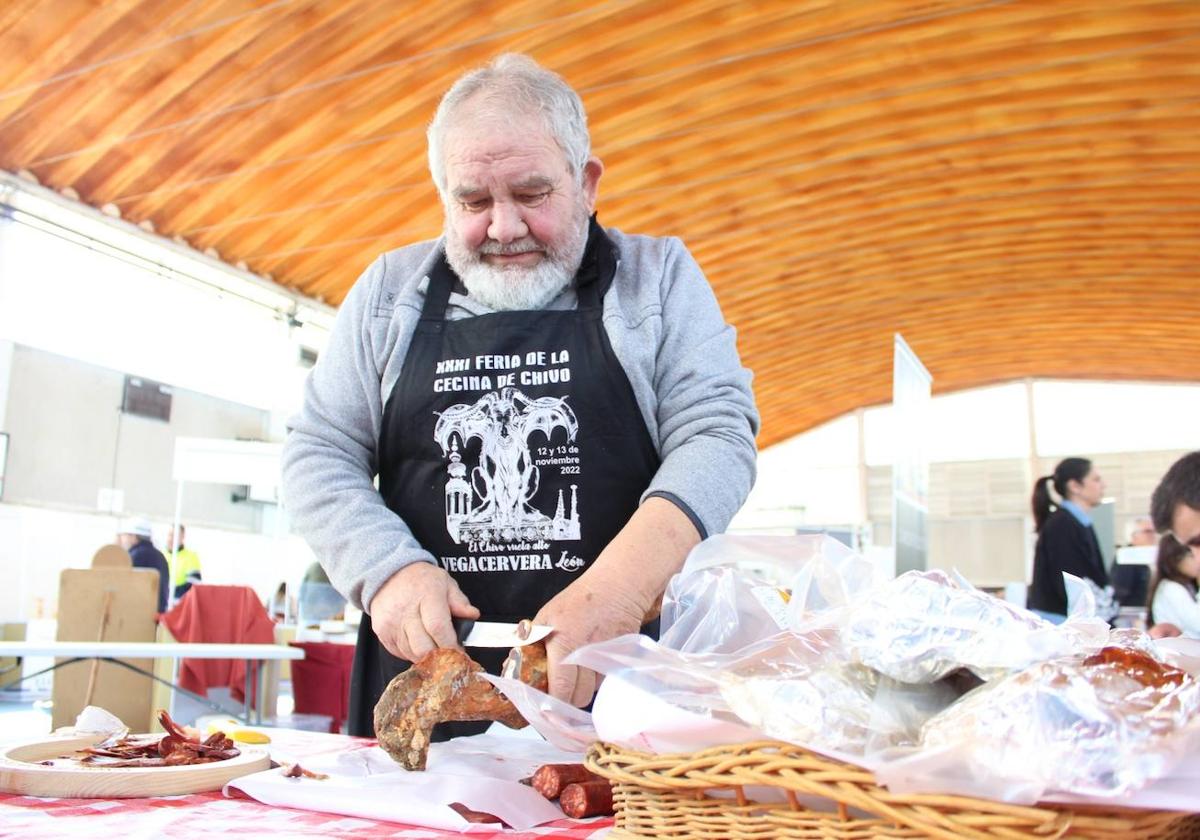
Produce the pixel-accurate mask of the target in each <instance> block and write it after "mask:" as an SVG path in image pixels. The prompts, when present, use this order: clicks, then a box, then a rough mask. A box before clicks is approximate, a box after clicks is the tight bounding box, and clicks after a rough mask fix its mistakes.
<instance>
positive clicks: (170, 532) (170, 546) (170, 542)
mask: <svg viewBox="0 0 1200 840" xmlns="http://www.w3.org/2000/svg"><path fill="white" fill-rule="evenodd" d="M181 542H182V540H181ZM167 550H168V551H174V550H175V529H174V528H168V529H167Z"/></svg>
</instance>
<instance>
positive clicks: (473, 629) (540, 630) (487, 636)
mask: <svg viewBox="0 0 1200 840" xmlns="http://www.w3.org/2000/svg"><path fill="white" fill-rule="evenodd" d="M453 623H454V634H455V635H456V636H457V637H458V643H459V644H460V645H462V646H463V647H499V648H505V647H507V648H512V647H520V646H522V645H531V644H533V643H534V642H540V641H541V640H542V639H544V638H546V637H547V636H549V635H550V634H551V633H552V632H554V628H553V627H550V626H549V625H546V624H534V625H532V628H531V629H530V631H529V636H528V637H526V638H524V639H522V638H521V637H520V635H519V634H518V633H517V625H516V624H509V623H507V622H503V621H475V620H474V619H470V618H455V619H453Z"/></svg>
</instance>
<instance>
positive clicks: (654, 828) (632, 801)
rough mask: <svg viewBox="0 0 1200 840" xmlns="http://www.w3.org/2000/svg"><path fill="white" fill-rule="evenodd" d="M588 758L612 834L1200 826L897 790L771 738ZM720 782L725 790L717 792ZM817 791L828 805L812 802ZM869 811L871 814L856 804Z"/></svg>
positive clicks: (1141, 834)
mask: <svg viewBox="0 0 1200 840" xmlns="http://www.w3.org/2000/svg"><path fill="white" fill-rule="evenodd" d="M587 766H588V767H589V768H590V769H591V770H592V771H593V772H595V773H598V774H600V775H601V776H604V777H605V778H607V779H609V780H611V781H612V783H613V806H614V807H615V809H616V826H615V828H614V829H613V832H612V834H610V835H609V836H610V837H611V838H613V840H631V838H688V840H716V838H731V839H732V840H743V838H744V839H745V840H749V839H750V838H776V837H779V838H829V840H834V838H836V840H866V838H873V837H924V838H929V837H936V838H944V840H958V838H986V840H996V838H1006V840H1035V838H1037V839H1038V840H1044V839H1045V838H1059V837H1063V838H1083V837H1093V838H1102V840H1133V839H1134V838H1171V839H1172V840H1184V838H1200V815H1197V814H1181V813H1175V812H1169V811H1144V810H1132V809H1116V808H1106V809H1103V810H1100V809H1092V808H1085V807H1080V806H1071V807H1067V806H1037V807H1023V806H1017V805H1006V804H1004V803H1001V802H991V801H988V800H984V799H974V798H969V797H963V796H941V795H910V796H898V795H894V794H891V793H889V792H888V791H887V790H886V789H884V788H881V787H879V786H877V785H876V784H875V779H874V776H873V775H872V774H871V773H870V772H869V771H867V770H863V769H862V768H858V767H854V766H851V765H848V764H843V763H841V762H838V761H833V760H831V759H827V758H824V757H822V756H819V755H816V754H814V753H811V752H809V751H808V750H806V749H804V748H803V747H798V746H795V745H793V744H785V743H780V742H778V741H755V742H752V743H747V744H737V745H731V746H724V747H714V748H712V749H707V750H702V751H700V752H695V753H686V754H680V755H648V754H645V753H636V752H630V751H626V750H623V749H621V748H619V747H615V746H613V745H611V744H606V743H597V744H593V745H592V748H591V750H590V751H589V753H588V756H587ZM757 785H766V786H769V787H774V788H781V789H782V790H783V791H784V792H785V793H786V796H787V800H788V801H786V802H780V803H770V804H765V803H756V802H754V801H751V800H749V799H748V798H747V794H746V791H745V789H746V787H747V786H757ZM717 791H723V792H724V795H723V796H714V795H713V794H714V793H715V792H717ZM799 797H804V798H806V799H809V801H811V799H810V797H818V798H819V799H820V800H822V801H824V802H828V803H830V804H829V808H830V810H809V809H806V808H805V807H803V806H802V805H801V804H800V801H799ZM851 809H853V811H854V813H855V814H867V815H869V816H865V817H864V816H852V815H851Z"/></svg>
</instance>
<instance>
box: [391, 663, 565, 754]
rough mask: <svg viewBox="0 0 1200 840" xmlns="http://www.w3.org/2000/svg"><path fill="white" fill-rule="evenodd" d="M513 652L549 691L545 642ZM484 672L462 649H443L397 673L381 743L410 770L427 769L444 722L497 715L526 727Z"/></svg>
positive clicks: (521, 667) (522, 672) (523, 673)
mask: <svg viewBox="0 0 1200 840" xmlns="http://www.w3.org/2000/svg"><path fill="white" fill-rule="evenodd" d="M512 656H513V657H515V658H516V659H517V660H518V663H517V667H516V668H515V674H516V675H517V676H518V678H519V679H520V680H521V681H522V682H525V683H527V684H529V685H532V686H534V687H535V688H538V689H540V690H542V691H545V690H547V688H548V687H549V681H548V674H547V665H546V645H545V643H544V642H538V643H537V644H533V645H526V646H524V647H521V648H516V649H514V653H513V655H512ZM510 662H511V658H510ZM482 673H483V668H482V666H480V665H479V663H477V662H475V661H474V660H472V659H471V658H470V657H469V656H467V654H466V653H464V652H463V651H462V650H459V649H458V648H438V649H436V650H433V651H431V652H430V653H429V654H427V655H426V656H424V657H423V658H422V659H421V661H420V662H416V663H414V664H413V665H412V667H410V668H409V669H408V670H407V671H405V672H404V673H402V674H399V675H397V676H396V678H395V679H393V680H392V681H391V682H390V683H388V687H387V688H386V689H385V690H384V692H383V696H382V697H380V698H379V702H378V703H377V704H375V737H376V738H378V739H379V746H381V747H383V749H384V750H385V751H386V752H387V754H388V755H390V756H391V757H392V758H393V759H395V761H396V762H397V763H398V764H399V765H400V766H401V767H403V768H405V769H406V770H424V769H425V760H426V757H427V756H428V754H429V744H430V740H431V738H432V736H433V727H434V726H435V725H437V724H439V723H442V722H444V721H451V720H495V721H499V722H500V723H503V724H504V725H505V726H511V727H513V728H514V729H520V728H521V727H523V726H525V725H526V722H525V719H524V718H522V717H521V715H520V713H519V712H518V711H517V709H516V707H515V706H513V704H512V703H511V702H509V700H508V698H506V697H505V696H504V695H502V694H501V693H500V692H498V691H496V689H495V688H494V687H493V686H492V684H491V683H489V682H488V681H487V680H485V679H483V677H482V676H480V675H481V674H482Z"/></svg>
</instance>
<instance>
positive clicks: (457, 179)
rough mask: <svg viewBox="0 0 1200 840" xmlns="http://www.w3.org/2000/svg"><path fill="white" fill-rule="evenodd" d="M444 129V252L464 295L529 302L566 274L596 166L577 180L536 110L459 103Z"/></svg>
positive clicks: (575, 263)
mask: <svg viewBox="0 0 1200 840" xmlns="http://www.w3.org/2000/svg"><path fill="white" fill-rule="evenodd" d="M463 109H464V113H463V114H461V115H459V116H458V117H457V118H456V119H455V122H454V123H453V124H452V125H451V128H450V130H449V131H448V132H447V134H446V138H445V143H444V150H443V154H444V155H445V164H446V195H445V200H446V257H447V260H448V261H449V263H450V265H451V267H452V268H453V269H454V270H455V273H457V274H458V275H459V277H460V278H462V280H463V283H464V284H465V285H466V286H467V289H468V291H469V292H470V293H471V296H472V297H475V298H477V299H478V300H480V301H481V302H483V303H485V304H487V305H489V306H491V307H492V308H494V309H536V308H539V307H541V306H543V305H545V304H546V303H548V302H549V301H550V300H551V299H553V297H554V296H555V295H557V294H558V293H559V292H560V291H562V289H563V288H565V287H566V285H567V284H568V283H569V282H570V280H571V278H572V277H574V275H575V271H576V270H577V269H578V267H579V262H580V260H581V258H582V256H583V249H584V246H585V245H586V243H587V219H588V216H589V215H590V214H591V212H592V209H593V207H594V206H595V200H596V187H597V184H598V183H599V180H600V174H601V172H602V171H603V167H602V165H601V164H600V161H599V160H597V159H595V158H592V159H591V160H590V161H589V162H588V164H587V165H586V166H585V167H584V173H583V176H584V177H583V183H582V185H581V184H580V183H579V178H578V177H577V176H576V175H575V174H573V173H572V172H571V170H570V167H569V166H568V164H567V159H566V156H565V155H564V153H563V151H562V149H561V148H559V146H558V144H557V143H556V142H555V141H554V139H553V138H552V137H550V135H548V134H547V133H546V132H545V131H544V130H542V128H541V126H540V122H539V121H538V120H537V119H536V118H528V117H521V116H520V115H511V117H510V118H508V119H502V118H499V117H495V116H489V115H487V114H480V113H476V112H475V111H473V110H472V108H471V105H470V103H467V104H466V105H464V106H463Z"/></svg>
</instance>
